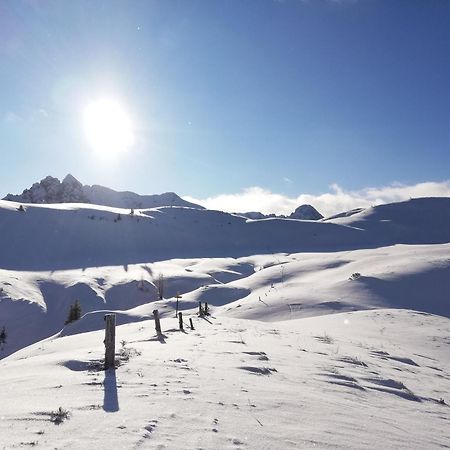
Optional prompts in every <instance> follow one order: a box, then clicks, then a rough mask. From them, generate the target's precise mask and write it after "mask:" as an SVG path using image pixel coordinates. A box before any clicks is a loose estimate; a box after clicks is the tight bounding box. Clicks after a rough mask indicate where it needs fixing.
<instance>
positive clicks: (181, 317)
mask: <svg viewBox="0 0 450 450" xmlns="http://www.w3.org/2000/svg"><path fill="white" fill-rule="evenodd" d="M178 323H179V324H180V330H183V313H182V312H179V313H178Z"/></svg>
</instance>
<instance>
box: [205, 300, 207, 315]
mask: <svg viewBox="0 0 450 450" xmlns="http://www.w3.org/2000/svg"><path fill="white" fill-rule="evenodd" d="M207 315H208V302H205V316H207Z"/></svg>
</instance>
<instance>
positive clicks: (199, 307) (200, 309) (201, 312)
mask: <svg viewBox="0 0 450 450" xmlns="http://www.w3.org/2000/svg"><path fill="white" fill-rule="evenodd" d="M198 315H199V316H200V317H201V316H203V309H202V302H198Z"/></svg>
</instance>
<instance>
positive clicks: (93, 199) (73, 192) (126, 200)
mask: <svg viewBox="0 0 450 450" xmlns="http://www.w3.org/2000/svg"><path fill="white" fill-rule="evenodd" d="M3 200H9V201H12V202H19V203H44V204H51V203H91V204H94V205H103V206H111V207H115V208H133V209H134V208H136V209H146V208H159V207H162V206H184V207H188V208H196V209H205V208H204V207H203V206H200V205H197V204H195V203H191V202H188V201H186V200H183V199H182V198H181V197H180V196H178V195H177V194H175V193H174V192H165V193H164V194H154V195H139V194H136V193H134V192H129V191H124V192H118V191H115V190H113V189H110V188H107V187H104V186H99V185H96V184H94V185H92V186H89V185H83V184H81V183H80V182H79V181H78V180H77V179H76V178H75V177H74V176H73V175H70V174H68V175H67V176H66V177H65V178H64V179H63V180H62V181H59V179H58V178H55V177H52V176H47V177H45V178H44V179H43V180H41V181H40V182H38V183H34V184H33V185H32V186H31V187H30V188H29V189H25V190H24V191H23V192H22V194H18V195H15V194H8V195H7V196H6V197H4V198H3ZM236 214H238V215H240V216H243V217H246V218H248V219H254V220H258V219H269V218H283V219H284V218H288V219H299V220H320V219H322V218H323V216H322V214H320V213H319V212H318V211H317V210H316V209H315V208H314V207H313V206H311V205H301V206H299V207H298V208H297V209H296V210H295V211H294V212H293V213H291V215H290V216H283V215H279V216H277V215H275V214H262V213H260V212H244V213H236Z"/></svg>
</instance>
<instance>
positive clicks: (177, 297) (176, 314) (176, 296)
mask: <svg viewBox="0 0 450 450" xmlns="http://www.w3.org/2000/svg"><path fill="white" fill-rule="evenodd" d="M175 298H176V299H177V309H176V311H175V317H177V316H178V300H179V299H180V298H181V295H180V293H179V292H177V295H175Z"/></svg>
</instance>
